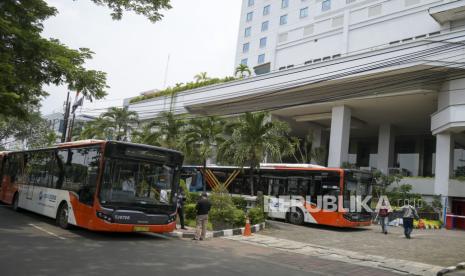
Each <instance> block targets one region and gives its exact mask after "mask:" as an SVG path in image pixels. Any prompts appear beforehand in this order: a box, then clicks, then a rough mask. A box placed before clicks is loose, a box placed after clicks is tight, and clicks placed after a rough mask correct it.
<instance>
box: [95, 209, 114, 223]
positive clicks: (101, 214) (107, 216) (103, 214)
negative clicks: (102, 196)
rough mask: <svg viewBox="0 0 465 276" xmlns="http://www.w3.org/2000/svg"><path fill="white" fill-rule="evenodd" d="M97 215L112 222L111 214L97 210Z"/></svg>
mask: <svg viewBox="0 0 465 276" xmlns="http://www.w3.org/2000/svg"><path fill="white" fill-rule="evenodd" d="M97 217H98V218H100V219H103V220H104V221H108V222H113V217H112V216H111V215H108V214H105V213H104V212H101V211H97Z"/></svg>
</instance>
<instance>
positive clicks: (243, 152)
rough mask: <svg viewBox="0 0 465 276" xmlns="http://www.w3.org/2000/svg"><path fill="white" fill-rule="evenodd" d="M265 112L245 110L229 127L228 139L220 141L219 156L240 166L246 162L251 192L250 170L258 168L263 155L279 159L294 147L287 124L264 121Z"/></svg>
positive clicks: (251, 179) (251, 175) (251, 172)
mask: <svg viewBox="0 0 465 276" xmlns="http://www.w3.org/2000/svg"><path fill="white" fill-rule="evenodd" d="M267 118H268V114H267V113H263V112H261V113H245V114H244V115H243V116H241V117H239V119H238V121H237V122H236V123H235V124H234V126H233V127H232V132H231V135H230V137H229V139H226V140H225V141H224V143H222V144H221V146H220V149H219V157H220V158H222V159H224V160H232V161H233V162H234V163H236V164H239V165H240V166H242V167H244V166H246V165H248V166H250V179H249V182H250V190H251V194H252V195H253V179H254V172H255V170H256V169H259V168H260V162H261V161H262V160H263V159H264V157H265V156H267V157H271V158H273V159H275V160H278V161H280V162H282V157H283V156H285V155H289V154H290V153H292V151H293V149H294V147H293V144H292V143H291V142H290V140H289V139H288V138H287V137H288V133H289V131H290V128H289V125H287V124H286V123H284V122H279V121H268V119H267Z"/></svg>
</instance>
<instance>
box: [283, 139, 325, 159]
mask: <svg viewBox="0 0 465 276" xmlns="http://www.w3.org/2000/svg"><path fill="white" fill-rule="evenodd" d="M313 138H314V133H313V131H310V132H309V133H308V134H307V135H305V137H304V138H298V137H291V138H290V139H291V142H292V144H293V145H294V147H295V151H294V152H293V154H292V155H293V157H294V159H295V160H296V162H297V163H303V164H306V163H312V162H315V163H316V164H318V165H323V164H324V163H325V159H326V148H324V147H313Z"/></svg>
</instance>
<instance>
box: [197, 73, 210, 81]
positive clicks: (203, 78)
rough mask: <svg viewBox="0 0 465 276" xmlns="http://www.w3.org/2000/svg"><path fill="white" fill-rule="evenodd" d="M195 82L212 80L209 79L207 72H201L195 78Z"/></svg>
mask: <svg viewBox="0 0 465 276" xmlns="http://www.w3.org/2000/svg"><path fill="white" fill-rule="evenodd" d="M194 79H195V82H204V81H208V80H209V79H210V78H209V77H207V72H200V73H198V74H197V75H195V76H194Z"/></svg>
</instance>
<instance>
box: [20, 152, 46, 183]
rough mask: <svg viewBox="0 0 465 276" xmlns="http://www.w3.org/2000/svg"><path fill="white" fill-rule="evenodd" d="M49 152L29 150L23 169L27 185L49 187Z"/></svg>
mask: <svg viewBox="0 0 465 276" xmlns="http://www.w3.org/2000/svg"><path fill="white" fill-rule="evenodd" d="M50 157H51V154H50V152H49V151H37V152H31V153H29V154H28V155H27V159H26V160H27V162H26V164H25V171H26V173H27V177H28V183H29V185H34V186H41V187H49V182H50V181H49V170H48V165H49V164H50V163H49V162H50Z"/></svg>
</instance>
